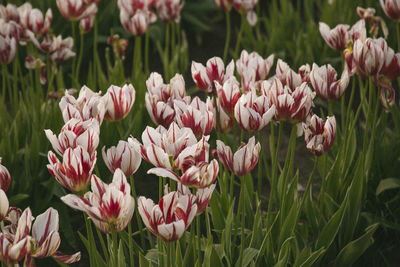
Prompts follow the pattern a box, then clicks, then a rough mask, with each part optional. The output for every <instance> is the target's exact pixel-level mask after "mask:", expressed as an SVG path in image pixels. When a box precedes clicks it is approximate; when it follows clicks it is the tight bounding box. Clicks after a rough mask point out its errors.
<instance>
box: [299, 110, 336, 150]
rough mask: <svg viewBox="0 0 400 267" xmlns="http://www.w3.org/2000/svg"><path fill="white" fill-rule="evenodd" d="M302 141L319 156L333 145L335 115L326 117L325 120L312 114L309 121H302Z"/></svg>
mask: <svg viewBox="0 0 400 267" xmlns="http://www.w3.org/2000/svg"><path fill="white" fill-rule="evenodd" d="M303 129H304V141H305V144H306V147H307V149H308V150H309V151H311V152H312V153H314V154H315V155H317V156H321V155H322V154H324V153H325V152H326V151H328V150H329V149H330V148H331V146H332V145H333V141H334V139H335V133H336V120H335V117H328V118H327V119H326V121H323V120H322V119H320V118H319V117H318V116H317V115H313V116H312V117H311V119H310V122H309V123H303Z"/></svg>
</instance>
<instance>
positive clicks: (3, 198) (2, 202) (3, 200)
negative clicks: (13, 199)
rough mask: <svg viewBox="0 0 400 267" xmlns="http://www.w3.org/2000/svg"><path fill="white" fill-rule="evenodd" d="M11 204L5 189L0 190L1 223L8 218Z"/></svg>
mask: <svg viewBox="0 0 400 267" xmlns="http://www.w3.org/2000/svg"><path fill="white" fill-rule="evenodd" d="M9 207H10V203H9V202H8V198H7V195H6V193H5V192H4V190H3V189H1V188H0V222H1V221H2V220H3V219H4V218H5V217H6V216H7V214H8V208H9Z"/></svg>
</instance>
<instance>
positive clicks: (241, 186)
mask: <svg viewBox="0 0 400 267" xmlns="http://www.w3.org/2000/svg"><path fill="white" fill-rule="evenodd" d="M244 179H245V177H240V182H241V183H240V197H239V198H240V199H239V201H240V205H239V206H240V209H241V213H242V216H241V223H240V257H239V259H240V265H239V266H243V250H244V243H245V238H244V224H245V215H246V209H245V207H244V190H245V189H246V184H245V181H244Z"/></svg>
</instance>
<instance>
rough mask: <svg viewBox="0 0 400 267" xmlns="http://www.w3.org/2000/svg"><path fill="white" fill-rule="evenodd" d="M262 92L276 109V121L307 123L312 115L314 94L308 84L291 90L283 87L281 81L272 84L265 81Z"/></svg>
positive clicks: (276, 80) (277, 80) (274, 81)
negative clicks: (306, 120) (307, 119)
mask: <svg viewBox="0 0 400 267" xmlns="http://www.w3.org/2000/svg"><path fill="white" fill-rule="evenodd" d="M261 90H262V92H263V94H264V95H266V96H267V97H268V99H269V100H270V101H271V103H272V104H274V105H275V107H276V115H275V116H276V119H277V120H288V121H290V122H294V123H296V122H301V121H305V119H306V118H307V116H308V115H309V114H310V111H311V107H312V104H313V98H314V94H313V93H312V91H311V89H310V87H308V85H307V83H302V84H301V85H300V86H298V87H296V89H295V90H293V91H292V90H291V89H290V88H289V87H288V86H283V85H282V83H281V81H280V80H279V79H277V78H275V79H274V80H273V81H272V84H271V83H270V82H268V81H264V82H263V83H262V85H261Z"/></svg>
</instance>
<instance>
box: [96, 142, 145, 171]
mask: <svg viewBox="0 0 400 267" xmlns="http://www.w3.org/2000/svg"><path fill="white" fill-rule="evenodd" d="M102 154H103V160H104V162H105V163H106V165H107V167H108V169H109V170H110V171H111V172H112V173H114V172H115V170H116V169H121V170H122V172H123V173H124V174H125V176H127V177H129V176H131V175H132V174H134V173H135V172H136V171H137V169H138V168H139V166H140V163H141V162H142V158H141V156H140V154H139V153H138V152H137V151H136V150H135V149H134V147H133V146H132V145H130V144H129V143H128V142H126V141H122V140H121V141H119V142H118V145H117V146H116V147H115V146H113V147H110V148H109V149H107V151H106V150H105V147H103V149H102Z"/></svg>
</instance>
